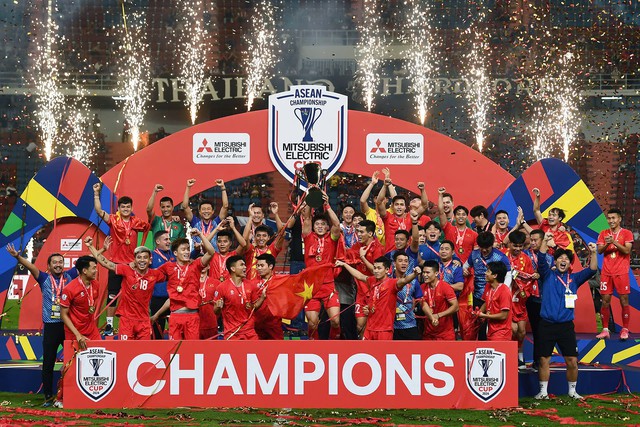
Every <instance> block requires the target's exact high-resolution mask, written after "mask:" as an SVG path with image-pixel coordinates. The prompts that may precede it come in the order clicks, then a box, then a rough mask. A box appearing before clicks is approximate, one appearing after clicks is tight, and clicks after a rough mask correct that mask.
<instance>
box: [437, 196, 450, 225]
mask: <svg viewBox="0 0 640 427" xmlns="http://www.w3.org/2000/svg"><path fill="white" fill-rule="evenodd" d="M446 192H447V189H446V188H444V187H440V188H438V216H439V217H440V226H441V227H442V230H443V231H444V226H445V224H446V223H447V221H448V218H447V214H446V213H444V193H446Z"/></svg>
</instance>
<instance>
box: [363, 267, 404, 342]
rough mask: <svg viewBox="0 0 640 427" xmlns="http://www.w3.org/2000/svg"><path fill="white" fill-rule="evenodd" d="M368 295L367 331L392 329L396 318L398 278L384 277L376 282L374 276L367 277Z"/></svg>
mask: <svg viewBox="0 0 640 427" xmlns="http://www.w3.org/2000/svg"><path fill="white" fill-rule="evenodd" d="M367 285H368V286H369V289H370V291H369V296H368V298H367V305H368V306H369V317H368V318H367V330H368V331H374V332H379V331H393V322H394V321H395V318H396V299H397V298H398V292H399V291H400V289H398V279H393V278H390V277H385V278H384V279H382V281H380V282H378V280H376V278H375V277H373V276H369V277H368V278H367Z"/></svg>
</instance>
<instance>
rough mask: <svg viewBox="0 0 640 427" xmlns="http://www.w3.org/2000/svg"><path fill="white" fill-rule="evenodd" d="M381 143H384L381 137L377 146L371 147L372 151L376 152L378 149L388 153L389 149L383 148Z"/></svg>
mask: <svg viewBox="0 0 640 427" xmlns="http://www.w3.org/2000/svg"><path fill="white" fill-rule="evenodd" d="M381 145H382V141H380V139H377V140H376V146H375V147H373V148H372V149H371V151H370V153H375V152H376V151H380V152H381V153H386V152H387V150H385V149H384V148H382V147H381Z"/></svg>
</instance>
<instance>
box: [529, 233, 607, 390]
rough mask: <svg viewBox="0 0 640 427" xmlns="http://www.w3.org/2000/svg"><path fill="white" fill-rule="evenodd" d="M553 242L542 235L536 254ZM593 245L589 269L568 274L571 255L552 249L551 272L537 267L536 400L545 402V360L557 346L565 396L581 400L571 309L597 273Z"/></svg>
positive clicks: (548, 234) (545, 264)
mask: <svg viewBox="0 0 640 427" xmlns="http://www.w3.org/2000/svg"><path fill="white" fill-rule="evenodd" d="M551 239H553V235H552V234H551V233H547V234H546V235H545V239H544V241H543V243H542V246H541V248H540V252H542V253H546V252H547V243H548V242H549V241H550V240H551ZM596 250H597V248H596V245H595V243H589V251H590V252H591V258H590V262H589V268H585V269H584V270H582V271H579V272H578V273H571V271H570V269H571V264H572V262H573V257H574V254H573V252H572V251H570V250H568V249H556V251H555V253H554V255H553V258H554V264H555V269H552V268H551V267H550V266H549V264H547V263H546V262H541V263H539V265H538V273H539V274H540V280H539V281H538V283H539V284H540V292H541V298H542V310H541V311H540V317H541V320H540V325H539V327H538V340H539V343H540V356H541V358H540V369H539V371H538V378H539V380H540V392H539V393H538V394H537V395H536V396H535V397H536V399H548V398H549V395H548V394H547V385H548V384H549V361H550V360H551V354H552V353H553V348H554V347H555V345H556V344H557V345H558V348H559V349H560V352H561V353H562V356H564V360H565V363H566V365H567V381H568V382H569V397H572V398H574V399H582V396H580V395H579V394H578V393H577V391H576V386H577V383H578V344H577V342H576V332H575V329H574V326H573V318H574V309H575V305H576V299H578V287H579V286H580V285H582V284H583V283H586V282H587V280H589V278H591V277H592V276H593V275H595V274H596V272H597V270H598V255H597V251H596Z"/></svg>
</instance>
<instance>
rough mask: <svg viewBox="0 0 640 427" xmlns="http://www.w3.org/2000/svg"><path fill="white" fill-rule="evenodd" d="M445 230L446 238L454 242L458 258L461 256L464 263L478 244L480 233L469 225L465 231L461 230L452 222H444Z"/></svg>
mask: <svg viewBox="0 0 640 427" xmlns="http://www.w3.org/2000/svg"><path fill="white" fill-rule="evenodd" d="M443 231H444V238H445V239H446V240H451V241H452V242H453V244H454V246H455V248H454V249H455V251H456V255H458V258H460V260H461V261H462V263H464V262H465V261H466V260H467V258H469V256H470V255H471V252H472V251H473V248H474V247H475V246H476V239H477V238H478V233H476V232H475V231H473V230H472V229H470V228H469V227H465V228H464V231H460V230H458V227H456V226H455V225H453V224H451V223H450V222H447V223H445V224H444V226H443Z"/></svg>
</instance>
